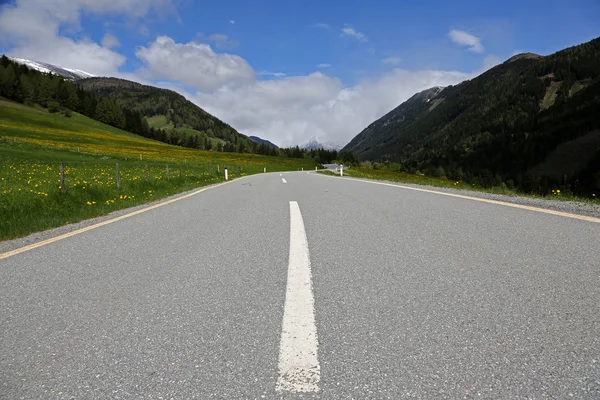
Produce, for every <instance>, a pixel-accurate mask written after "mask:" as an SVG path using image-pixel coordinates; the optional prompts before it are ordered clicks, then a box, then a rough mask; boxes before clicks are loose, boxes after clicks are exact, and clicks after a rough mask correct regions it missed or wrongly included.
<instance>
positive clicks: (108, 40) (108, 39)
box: [102, 33, 121, 49]
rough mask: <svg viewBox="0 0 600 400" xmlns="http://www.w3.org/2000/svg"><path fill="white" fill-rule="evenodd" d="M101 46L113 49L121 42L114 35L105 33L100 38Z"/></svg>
mask: <svg viewBox="0 0 600 400" xmlns="http://www.w3.org/2000/svg"><path fill="white" fill-rule="evenodd" d="M102 46H104V47H106V48H107V49H113V48H115V47H120V46H121V42H119V39H117V37H116V36H114V35H111V34H110V33H107V34H106V35H104V38H102Z"/></svg>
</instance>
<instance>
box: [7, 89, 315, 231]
mask: <svg viewBox="0 0 600 400" xmlns="http://www.w3.org/2000/svg"><path fill="white" fill-rule="evenodd" d="M0 160H1V161H0V176H1V177H2V179H1V180H0V196H1V197H0V198H1V199H2V201H1V203H2V207H0V240H4V239H9V238H13V237H18V236H22V235H26V234H28V233H31V232H35V231H39V230H43V229H48V228H52V227H55V226H60V225H63V224H65V223H68V222H76V221H80V220H82V219H86V218H91V217H95V216H98V215H104V214H108V213H109V212H112V211H115V210H117V209H120V208H126V207H131V206H134V205H137V204H142V203H145V202H151V201H154V200H157V199H160V198H162V197H166V196H169V195H173V194H175V193H178V192H181V191H184V190H189V189H192V188H196V187H199V186H203V185H207V184H212V183H216V182H219V181H222V180H224V176H223V167H225V166H227V167H228V171H229V177H230V178H236V177H239V176H242V175H248V174H253V173H261V172H263V169H264V168H265V167H266V168H267V170H268V171H296V170H298V169H301V168H305V169H314V167H315V165H316V163H315V162H314V161H313V160H312V159H308V158H302V159H299V158H289V157H269V156H261V155H256V154H236V153H224V152H218V151H203V150H198V149H192V148H184V147H181V146H174V145H169V144H165V143H161V142H158V141H155V140H151V139H147V138H144V137H141V136H139V135H135V134H132V133H129V132H126V131H123V130H121V129H118V128H115V127H113V126H110V125H106V124H103V123H101V122H99V121H96V120H93V119H91V118H88V117H86V116H84V115H81V114H78V113H73V114H72V115H71V116H70V117H67V116H65V115H63V114H61V113H51V112H49V111H47V110H46V109H44V108H42V107H40V106H26V105H23V104H19V103H16V102H13V101H8V100H6V99H3V98H1V97H0ZM61 162H64V165H65V188H64V189H65V190H64V192H63V191H62V190H61V187H60V183H59V182H60V181H59V177H60V173H59V163H61ZM117 163H118V164H119V168H120V170H119V171H120V172H119V176H120V188H118V187H117V185H116V164H117Z"/></svg>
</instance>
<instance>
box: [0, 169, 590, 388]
mask: <svg viewBox="0 0 600 400" xmlns="http://www.w3.org/2000/svg"><path fill="white" fill-rule="evenodd" d="M284 180H285V183H284ZM599 237H600V223H597V222H593V221H584V220H578V219H573V218H568V217H564V216H557V215H551V214H546V213H541V212H536V211H531V210H524V209H518V208H514V207H507V206H502V205H497V204H488V203H483V202H480V201H473V200H468V199H462V198H455V197H449V196H443V195H439V194H435V193H427V192H420V191H415V190H409V189H403V188H399V187H392V186H384V185H378V184H370V183H365V182H360V181H353V180H349V179H345V178H339V177H328V176H322V175H317V174H314V173H306V172H294V173H284V174H279V173H268V174H262V175H256V176H252V177H247V178H244V179H239V180H235V181H232V182H231V183H229V184H227V185H223V186H220V187H217V188H214V189H210V190H207V191H204V192H202V193H199V194H197V195H194V196H191V197H188V198H185V199H183V200H180V201H177V202H173V203H171V204H168V205H165V206H163V207H159V208H155V209H152V210H150V211H147V212H144V213H141V214H138V215H135V216H132V217H130V218H126V219H123V220H120V221H118V222H115V223H112V224H109V225H105V226H101V227H98V228H96V229H92V230H89V231H87V232H83V233H81V234H77V235H74V236H72V237H68V238H65V239H63V240H58V241H56V242H53V243H50V244H47V245H44V246H41V247H38V248H34V249H31V250H29V251H25V252H22V253H19V254H15V255H13V256H10V257H6V258H4V259H1V260H0V329H1V330H2V335H1V336H0V398H1V399H21V398H23V399H133V398H147V399H192V398H195V399H210V398H215V399H216V398H219V399H242V398H248V399H253V398H259V399H260V398H267V399H271V398H290V399H294V398H319V399H320V398H322V399H342V398H355V399H367V398H369V399H371V398H372V399H402V398H422V399H433V398H436V399H443V398H447V399H457V398H491V399H509V398H515V399H516V398H519V399H524V398H569V397H574V398H579V399H582V398H583V399H585V398H595V399H597V398H600V246H599V239H598V238H599Z"/></svg>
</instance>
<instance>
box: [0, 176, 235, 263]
mask: <svg viewBox="0 0 600 400" xmlns="http://www.w3.org/2000/svg"><path fill="white" fill-rule="evenodd" d="M244 178H245V177H241V178H238V179H236V180H235V181H239V180H240V179H244ZM235 181H227V182H222V183H219V184H216V185H213V186H209V187H205V188H202V189H200V190H196V191H195V192H192V193H189V194H186V195H185V196H181V197H177V198H175V199H171V200H167V201H165V202H163V203H159V204H155V205H153V206H150V207H146V208H142V209H141V210H137V211H133V212H130V213H129V214H125V215H121V216H120V217H116V218H113V219H109V220H107V221H103V222H99V223H97V224H94V225H90V226H86V227H85V228H81V229H77V230H75V231H72V232H69V233H65V234H63V235H60V236H56V237H53V238H50V239H46V240H43V241H41V242H37V243H33V244H30V245H28V246H24V247H21V248H18V249H15V250H11V251H8V252H6V253H1V254H0V260H2V259H4V258H8V257H12V256H15V255H17V254H20V253H24V252H26V251H29V250H33V249H36V248H38V247H42V246H45V245H47V244H50V243H54V242H58V241H59V240H62V239H66V238H69V237H71V236H75V235H79V234H80V233H83V232H87V231H91V230H92V229H96V228H100V227H101V226H105V225H108V224H112V223H113V222H117V221H121V220H124V219H126V218H129V217H133V216H134V215H138V214H141V213H144V212H146V211H150V210H154V209H155V208H159V207H162V206H166V205H167V204H171V203H175V202H176V201H179V200H183V199H187V198H188V197H192V196H195V195H197V194H199V193H202V192H204V191H206V190H210V189H214V188H217V187H219V186H222V185H227V184H229V183H231V182H235Z"/></svg>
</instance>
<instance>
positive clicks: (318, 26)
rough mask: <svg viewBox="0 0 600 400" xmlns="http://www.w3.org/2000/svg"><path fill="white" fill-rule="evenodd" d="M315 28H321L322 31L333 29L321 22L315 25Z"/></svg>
mask: <svg viewBox="0 0 600 400" xmlns="http://www.w3.org/2000/svg"><path fill="white" fill-rule="evenodd" d="M314 27H315V28H320V29H331V27H330V26H329V25H327V24H324V23H322V22H319V23H318V24H315V25H314Z"/></svg>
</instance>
